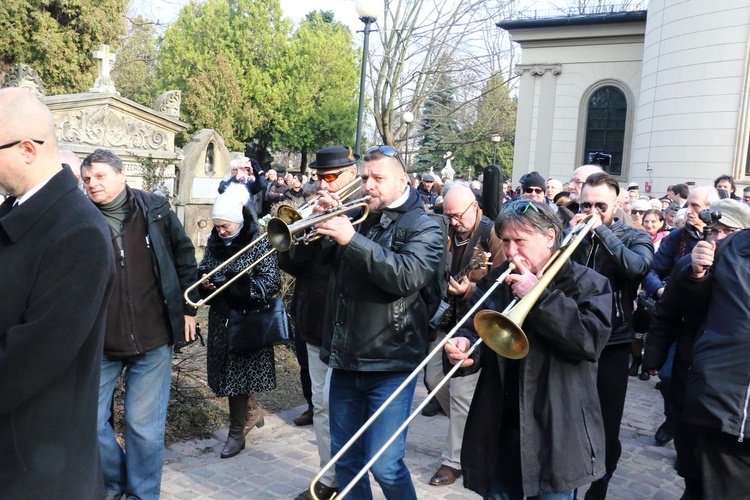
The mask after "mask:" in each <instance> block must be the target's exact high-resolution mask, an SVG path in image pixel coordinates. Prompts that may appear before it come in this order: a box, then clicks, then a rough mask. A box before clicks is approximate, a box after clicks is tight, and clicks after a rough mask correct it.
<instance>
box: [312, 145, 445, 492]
mask: <svg viewBox="0 0 750 500" xmlns="http://www.w3.org/2000/svg"><path fill="white" fill-rule="evenodd" d="M362 192H363V194H365V195H367V196H368V197H369V199H368V200H367V201H366V203H367V207H368V209H369V215H368V216H367V218H366V219H365V220H364V222H363V223H362V224H360V225H359V227H357V228H355V227H353V225H352V222H351V221H350V220H349V218H347V217H345V216H336V217H333V218H331V219H328V220H325V221H324V222H322V223H320V224H318V225H317V231H318V233H319V234H321V235H324V236H328V237H330V238H331V239H333V240H334V241H335V242H336V243H337V244H338V245H337V246H336V247H334V248H333V249H332V250H333V251H332V252H329V255H328V256H327V258H328V259H332V260H331V262H332V263H333V272H332V274H331V278H330V281H329V286H328V291H327V301H326V314H325V318H326V319H325V321H324V326H323V327H324V331H323V345H322V347H321V358H322V359H323V361H324V362H327V363H328V365H329V366H330V368H331V370H332V371H331V379H330V392H329V397H330V402H329V408H330V425H331V453H332V454H334V455H335V454H337V453H338V452H339V451H342V455H341V459H340V460H339V461H338V462H337V463H336V478H337V479H338V483H339V486H340V487H342V488H343V487H344V486H346V485H348V484H349V483H350V482H352V480H353V478H354V477H355V476H356V475H357V473H358V472H359V471H360V470H361V469H362V468H363V466H364V465H365V463H366V462H367V460H368V459H369V458H370V457H372V456H373V455H375V453H376V452H377V451H378V450H379V448H381V446H382V445H383V444H384V443H385V441H386V440H387V439H388V438H389V437H390V436H391V435H392V434H393V433H394V432H395V431H396V430H397V429H398V428H399V426H400V425H401V424H402V423H403V422H404V421H405V420H406V418H407V416H408V415H409V410H410V407H411V403H412V397H413V395H414V388H415V384H416V379H414V381H412V382H411V384H410V385H408V386H407V390H406V391H403V393H401V394H400V395H399V396H398V397H397V398H396V399H395V400H394V404H392V405H390V406H389V407H388V408H387V409H386V410H385V411H384V412H383V413H382V414H381V415H380V418H378V420H377V421H375V423H374V424H373V425H372V426H371V427H370V428H368V429H367V431H366V432H365V435H364V436H363V438H362V439H360V440H357V441H355V442H354V443H353V444H352V445H351V446H350V447H349V448H348V449H347V448H345V446H344V445H345V443H346V442H347V441H348V440H349V438H350V437H352V436H353V435H355V434H356V432H357V430H358V429H359V428H360V427H361V426H362V424H364V422H365V421H366V420H367V419H368V417H369V416H370V415H371V414H372V413H374V412H375V410H376V409H377V408H379V407H380V406H381V404H382V403H383V402H384V401H385V400H386V399H387V398H388V397H389V396H391V394H392V393H393V392H394V390H395V389H396V388H397V387H398V386H399V385H400V384H401V383H402V382H403V381H405V380H406V379H407V377H408V376H409V374H410V371H411V370H413V369H414V368H415V367H416V366H417V365H419V363H420V362H421V361H422V359H423V358H424V356H425V354H426V352H427V345H428V332H427V329H428V321H429V317H428V311H427V306H426V304H425V303H424V300H423V299H422V296H421V294H420V290H421V289H422V288H423V287H424V286H425V285H426V284H428V283H429V282H430V281H431V279H432V277H433V274H434V270H435V269H437V267H438V263H439V261H440V257H441V253H442V252H443V251H444V249H443V248H442V235H441V231H440V228H439V226H438V224H437V223H436V222H434V221H433V220H432V219H431V218H430V217H429V216H427V215H426V214H424V213H423V212H424V209H423V207H422V202H421V200H420V198H419V195H418V194H417V192H416V190H414V189H412V188H411V187H410V185H409V176H408V174H407V173H406V170H405V167H404V164H403V161H402V160H401V158H400V157H399V155H398V152H397V151H396V150H395V149H394V148H392V147H391V146H376V147H373V148H370V149H369V150H368V151H367V153H366V154H365V157H364V165H363V171H362ZM334 198H335V197H332V196H331V195H329V194H323V196H322V197H321V199H320V200H319V202H318V208H319V209H321V210H323V209H327V208H330V207H331V206H334V205H336V201H335V199H334ZM411 212H416V215H409V214H410V213H411ZM397 231H398V233H397ZM397 234H398V236H399V238H403V244H402V245H400V246H399V248H398V249H394V241H395V238H396V236H397ZM310 249H311V250H313V248H310ZM300 250H303V249H300ZM405 441H406V432H403V433H402V434H401V436H399V439H398V440H396V441H395V442H394V443H393V444H392V446H390V447H389V448H388V451H387V452H386V453H385V454H383V455H382V457H381V458H380V459H378V461H377V462H376V463H375V464H374V466H373V468H372V473H373V476H374V477H375V480H376V481H377V482H378V483H379V485H380V487H381V489H382V490H383V493H384V494H385V496H386V498H389V499H398V500H408V499H415V498H416V492H415V490H414V485H413V483H412V481H411V475H410V473H409V470H408V469H407V467H406V465H405V464H404V462H403V457H404V444H405ZM352 494H353V498H357V499H367V498H372V492H371V490H370V485H369V481H368V479H367V478H366V477H365V478H363V479H362V480H360V481H359V482H358V483H357V484H356V486H355V487H354V488H353V489H352Z"/></svg>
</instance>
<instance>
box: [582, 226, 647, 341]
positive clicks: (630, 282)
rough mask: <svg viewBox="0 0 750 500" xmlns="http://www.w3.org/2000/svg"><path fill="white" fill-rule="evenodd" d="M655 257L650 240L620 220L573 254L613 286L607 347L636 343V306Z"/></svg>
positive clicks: (604, 228)
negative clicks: (634, 311) (610, 328)
mask: <svg viewBox="0 0 750 500" xmlns="http://www.w3.org/2000/svg"><path fill="white" fill-rule="evenodd" d="M653 258H654V244H653V243H652V242H651V237H650V236H649V235H648V234H646V232H645V231H641V230H640V229H636V228H634V227H630V226H626V225H625V224H624V223H623V222H622V221H621V220H619V219H615V220H614V222H613V223H612V225H611V226H610V227H607V226H605V225H604V224H602V225H601V226H599V227H597V228H596V229H595V230H594V232H593V233H592V234H591V236H590V237H588V238H586V239H584V240H583V241H582V242H581V244H580V245H579V246H578V248H577V249H576V251H575V252H574V253H573V256H572V257H571V259H572V260H573V261H574V262H577V263H579V264H582V265H584V266H586V267H590V268H591V269H594V270H595V271H596V272H598V273H599V274H601V275H602V276H604V277H606V278H608V279H609V282H610V284H611V285H612V292H613V295H612V301H613V302H612V335H611V336H610V337H609V342H608V343H607V345H613V344H623V343H626V342H631V341H632V340H634V338H635V335H634V331H633V304H634V301H635V297H636V293H637V292H638V286H639V285H640V283H641V280H642V279H643V278H644V277H645V276H646V275H647V274H648V271H649V269H651V261H652V260H653Z"/></svg>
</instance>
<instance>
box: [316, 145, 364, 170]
mask: <svg viewBox="0 0 750 500" xmlns="http://www.w3.org/2000/svg"><path fill="white" fill-rule="evenodd" d="M357 160H359V155H355V154H354V151H352V148H347V147H346V146H330V147H327V148H323V149H319V150H318V151H317V152H316V153H315V161H314V162H312V163H310V164H308V167H310V168H315V169H317V170H327V169H331V168H341V167H348V166H351V165H354V164H355V163H357Z"/></svg>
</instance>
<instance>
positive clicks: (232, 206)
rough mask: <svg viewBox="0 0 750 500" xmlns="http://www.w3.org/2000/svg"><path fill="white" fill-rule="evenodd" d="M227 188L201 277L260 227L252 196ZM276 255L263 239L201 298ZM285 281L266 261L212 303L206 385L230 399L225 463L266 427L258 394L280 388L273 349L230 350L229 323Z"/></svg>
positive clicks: (210, 283)
mask: <svg viewBox="0 0 750 500" xmlns="http://www.w3.org/2000/svg"><path fill="white" fill-rule="evenodd" d="M237 186H238V187H235V185H233V186H230V187H228V188H227V190H226V191H225V193H224V194H222V195H221V196H219V197H218V198H217V199H216V202H215V203H214V207H213V210H212V211H211V218H212V220H213V223H214V229H213V230H212V231H211V236H210V237H209V239H208V245H207V247H206V254H205V256H204V257H203V260H202V261H201V264H200V266H198V271H199V274H201V275H204V274H207V273H209V272H211V271H212V270H213V269H215V268H216V267H218V266H219V265H220V264H222V263H223V262H224V261H226V260H228V259H229V258H230V257H232V256H233V255H235V254H236V253H237V252H238V251H239V250H241V249H242V248H244V247H245V246H247V245H248V244H249V243H250V242H251V241H253V240H254V239H256V238H257V237H258V236H259V234H260V233H259V229H258V224H257V222H256V220H255V217H254V215H253V213H252V212H251V210H250V209H248V208H247V207H246V206H244V205H245V203H246V202H247V197H248V193H247V190H245V189H244V187H242V186H239V185H237ZM269 250H272V248H271V245H270V244H269V243H268V239H263V240H261V241H260V243H258V244H256V245H254V246H253V247H252V248H251V249H250V250H248V251H247V252H245V253H243V254H242V255H240V256H239V257H238V258H237V259H235V260H234V261H233V262H232V263H231V264H229V265H228V266H226V267H225V268H224V270H223V271H222V272H220V273H218V274H216V275H214V276H213V277H211V279H209V280H208V281H206V282H204V283H203V287H202V294H203V295H204V296H207V295H208V294H210V293H211V292H212V291H213V290H215V289H216V288H217V287H219V286H221V282H222V281H226V280H227V279H230V278H232V277H234V276H236V275H237V274H238V273H240V272H241V271H243V270H244V269H245V268H247V267H248V266H250V265H251V264H252V263H253V262H255V261H256V260H258V259H260V258H261V256H262V255H264V254H265V253H267V252H268V251H269ZM280 284H281V277H280V274H279V266H278V259H277V257H276V254H272V255H271V256H269V257H266V258H264V259H263V260H261V261H260V263H259V264H258V265H256V266H255V267H254V268H253V270H252V271H250V272H249V273H246V274H245V275H243V276H242V277H241V278H239V279H238V280H236V281H235V282H234V283H232V285H230V286H229V287H228V289H227V290H225V291H223V292H221V293H220V294H218V295H217V296H216V297H214V298H213V299H211V302H210V305H211V309H210V311H209V314H208V341H207V347H208V359H207V362H208V385H209V387H211V389H212V390H213V391H214V394H216V395H217V396H226V397H228V398H229V435H228V436H227V442H226V445H225V446H224V449H223V450H222V452H221V457H222V458H229V457H233V456H235V455H237V454H238V453H239V452H240V450H242V449H243V448H244V447H245V436H246V435H247V433H248V432H249V431H250V429H252V428H253V427H262V426H263V423H264V422H263V415H262V413H261V410H260V408H259V407H258V402H257V400H256V398H255V393H257V392H264V391H270V390H273V389H275V388H276V372H275V366H274V356H273V347H267V348H264V349H261V350H259V351H253V352H249V353H243V354H238V353H234V352H230V351H229V348H228V342H227V337H228V329H227V321H228V318H229V311H230V309H232V308H234V309H243V308H246V307H248V306H251V305H252V304H253V303H254V302H255V301H257V300H258V299H261V298H262V296H263V291H262V289H261V285H262V287H263V288H264V289H265V293H266V296H267V297H272V296H274V295H276V294H277V293H278V292H279V287H280Z"/></svg>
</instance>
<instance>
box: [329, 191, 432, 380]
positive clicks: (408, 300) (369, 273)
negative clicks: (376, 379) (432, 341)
mask: <svg viewBox="0 0 750 500" xmlns="http://www.w3.org/2000/svg"><path fill="white" fill-rule="evenodd" d="M409 189H410V191H409V197H408V199H407V201H406V202H405V203H404V204H403V205H402V206H400V207H398V208H396V209H388V210H385V211H383V212H382V213H375V214H370V217H369V218H368V220H367V221H365V222H364V223H363V224H360V225H359V226H358V227H357V230H358V232H357V233H356V234H355V235H354V238H353V239H352V240H351V242H349V244H348V245H346V246H345V247H336V248H335V252H331V255H330V256H329V257H328V258H330V259H334V260H333V261H331V262H334V263H335V264H334V266H333V274H332V276H331V280H330V282H329V286H328V293H327V303H326V316H325V317H326V319H325V321H324V327H325V330H324V335H323V346H322V348H321V359H322V360H323V361H324V362H326V363H328V364H329V366H331V367H332V368H339V369H343V370H354V371H410V370H413V369H414V368H415V367H416V366H417V365H418V364H419V363H420V362H421V361H422V360H423V359H424V357H425V355H426V354H427V345H428V340H427V336H428V333H427V329H428V323H429V318H428V312H427V306H426V305H425V303H424V301H423V300H422V297H421V295H420V293H419V291H420V290H421V289H422V287H424V286H425V285H426V284H427V283H428V282H429V281H430V280H431V279H432V276H433V273H434V272H435V270H436V269H437V268H438V263H439V261H440V258H441V254H442V252H444V251H445V249H444V248H443V239H442V235H441V231H440V227H439V226H438V224H437V223H436V222H434V221H433V220H432V219H431V218H430V217H429V216H428V215H427V214H423V215H422V216H421V217H418V218H416V219H415V220H414V223H413V224H412V225H411V227H406V226H405V227H400V226H399V230H403V231H404V232H405V233H404V236H405V243H404V245H403V246H402V247H401V248H400V249H399V250H398V252H396V251H393V249H392V248H393V244H394V241H393V240H394V227H395V225H396V219H398V218H399V217H401V215H402V214H403V213H405V212H407V211H411V210H420V211H422V210H423V208H422V202H421V200H420V198H419V195H418V194H417V192H416V190H414V189H411V188H409Z"/></svg>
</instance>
